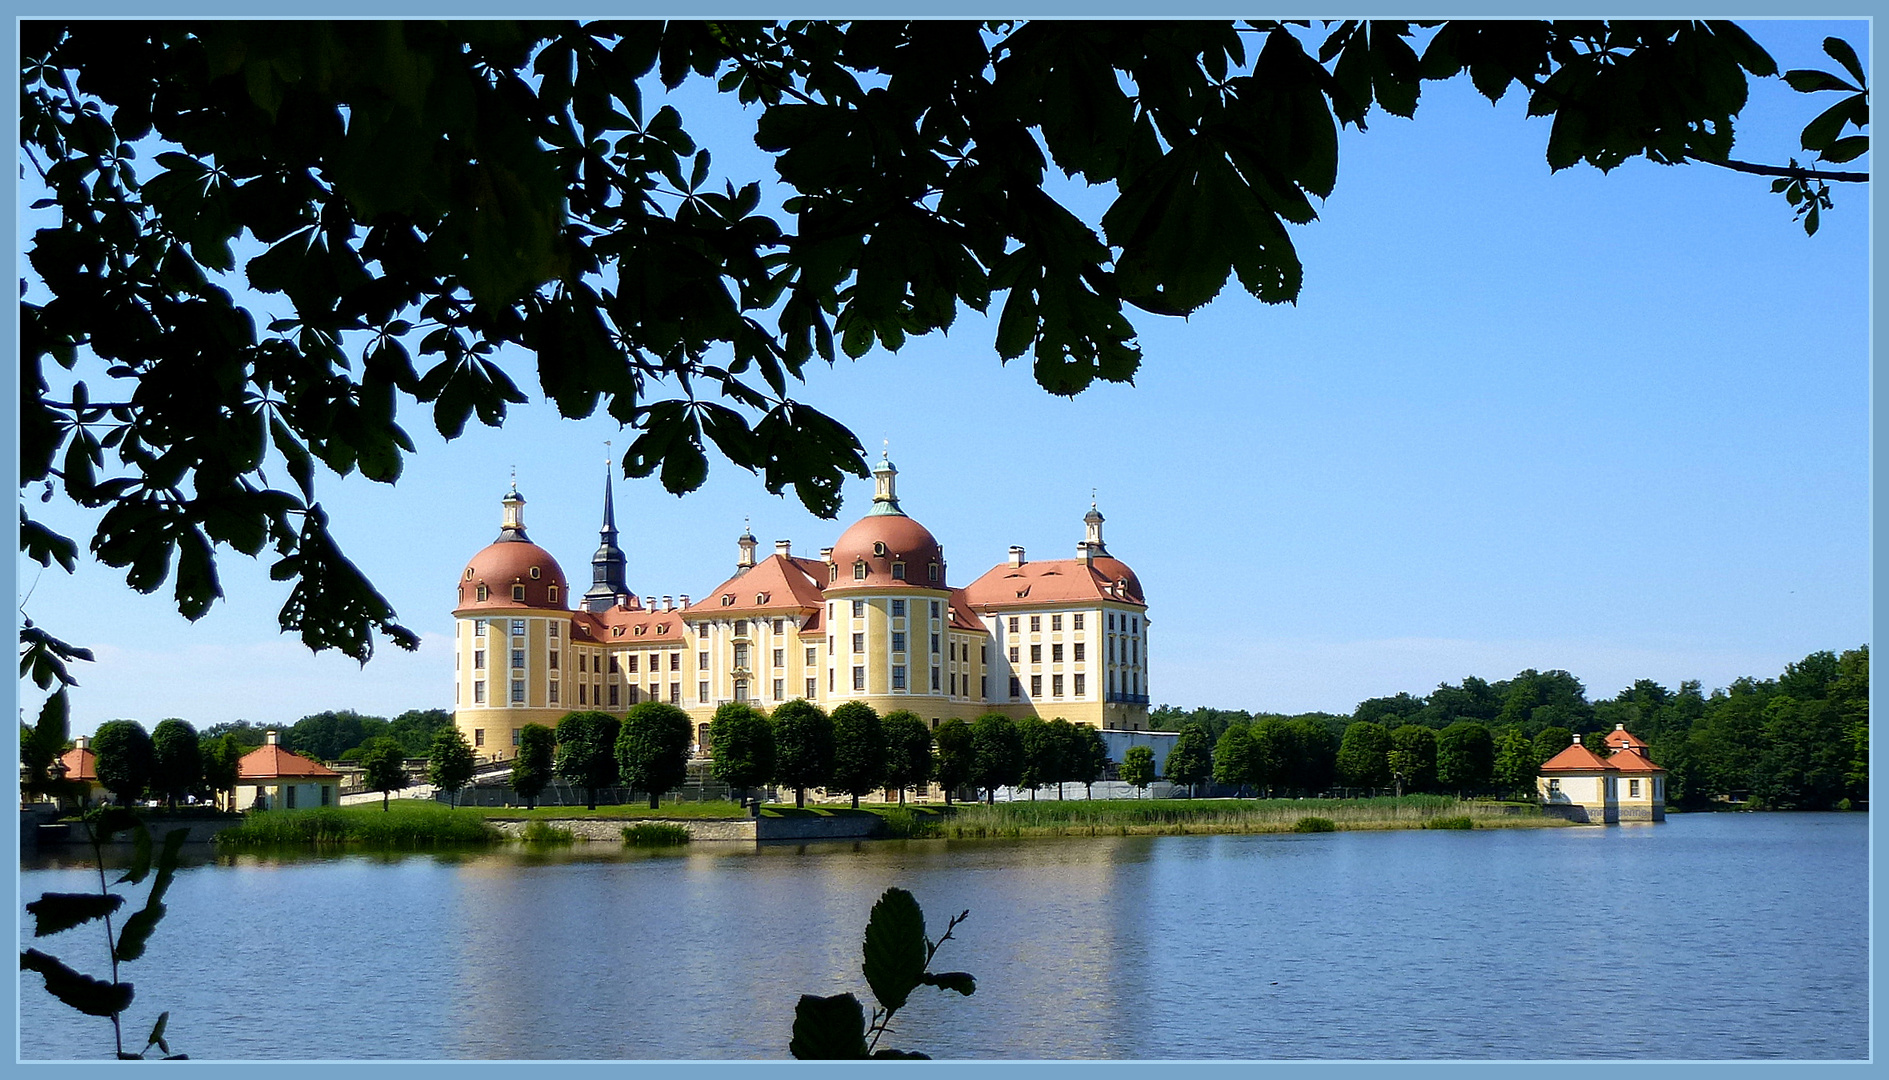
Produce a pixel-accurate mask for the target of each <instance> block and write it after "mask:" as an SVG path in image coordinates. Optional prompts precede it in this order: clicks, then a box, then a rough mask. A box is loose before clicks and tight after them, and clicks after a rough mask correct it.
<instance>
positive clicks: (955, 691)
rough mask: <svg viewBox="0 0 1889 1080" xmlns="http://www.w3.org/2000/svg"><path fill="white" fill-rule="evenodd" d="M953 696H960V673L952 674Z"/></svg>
mask: <svg viewBox="0 0 1889 1080" xmlns="http://www.w3.org/2000/svg"><path fill="white" fill-rule="evenodd" d="M951 696H952V697H957V696H958V673H957V672H955V671H954V672H952V673H951Z"/></svg>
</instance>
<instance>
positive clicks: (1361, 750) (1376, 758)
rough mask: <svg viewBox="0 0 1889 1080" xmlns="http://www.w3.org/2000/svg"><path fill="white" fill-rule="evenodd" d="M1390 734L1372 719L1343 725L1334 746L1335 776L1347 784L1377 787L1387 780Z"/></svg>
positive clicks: (1388, 777)
mask: <svg viewBox="0 0 1889 1080" xmlns="http://www.w3.org/2000/svg"><path fill="white" fill-rule="evenodd" d="M1390 752H1391V733H1390V732H1389V731H1387V730H1386V729H1385V727H1384V725H1383V724H1380V723H1378V722H1377V721H1375V720H1360V721H1358V722H1356V723H1354V724H1352V725H1350V726H1349V727H1347V728H1345V737H1344V740H1343V741H1342V742H1341V743H1339V746H1338V775H1339V777H1340V778H1341V779H1343V780H1344V782H1345V783H1346V784H1347V785H1349V786H1351V787H1362V788H1378V787H1384V786H1385V785H1387V784H1389V783H1390V778H1391V776H1390Z"/></svg>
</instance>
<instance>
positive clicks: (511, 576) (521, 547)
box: [458, 540, 570, 611]
mask: <svg viewBox="0 0 1889 1080" xmlns="http://www.w3.org/2000/svg"><path fill="white" fill-rule="evenodd" d="M480 586H484V596H483V598H481V595H480ZM521 588H522V590H523V592H522V599H521V598H520V596H521V594H520V592H519V591H518V590H520V589H521ZM569 599H570V589H569V587H568V586H567V585H566V583H565V581H564V570H563V568H562V567H560V566H558V561H557V560H556V559H553V558H552V557H551V553H550V552H548V551H546V550H545V549H543V548H541V547H539V546H538V545H536V544H534V543H532V542H531V541H529V540H500V541H499V542H497V543H495V544H491V545H488V546H487V547H486V548H485V550H483V551H481V552H479V553H478V554H477V555H474V556H473V557H472V561H471V562H469V563H467V564H466V568H465V569H464V570H462V571H460V573H459V607H458V610H460V611H478V610H516V609H520V608H550V609H552V610H555V611H566V610H569V609H568V607H567V602H568V601H569Z"/></svg>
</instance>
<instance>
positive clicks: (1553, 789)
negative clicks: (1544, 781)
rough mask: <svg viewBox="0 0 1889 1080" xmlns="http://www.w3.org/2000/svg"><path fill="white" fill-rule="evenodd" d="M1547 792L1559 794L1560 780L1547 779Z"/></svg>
mask: <svg viewBox="0 0 1889 1080" xmlns="http://www.w3.org/2000/svg"><path fill="white" fill-rule="evenodd" d="M1548 794H1550V795H1559V794H1561V781H1559V780H1553V779H1551V780H1549V781H1548Z"/></svg>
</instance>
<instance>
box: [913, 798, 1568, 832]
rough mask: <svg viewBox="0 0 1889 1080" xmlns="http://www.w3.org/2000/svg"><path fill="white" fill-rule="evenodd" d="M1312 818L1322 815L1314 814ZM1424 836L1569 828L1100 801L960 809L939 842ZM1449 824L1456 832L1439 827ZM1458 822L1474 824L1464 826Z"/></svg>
mask: <svg viewBox="0 0 1889 1080" xmlns="http://www.w3.org/2000/svg"><path fill="white" fill-rule="evenodd" d="M1307 811H1316V814H1308V813H1307ZM1313 820H1316V821H1321V822H1327V823H1329V824H1330V826H1331V829H1332V830H1362V829H1420V828H1454V829H1461V828H1530V827H1541V826H1556V825H1562V824H1565V823H1564V822H1562V821H1560V820H1559V819H1556V818H1548V817H1545V816H1544V815H1542V814H1541V812H1540V811H1539V810H1537V809H1531V808H1526V807H1524V808H1519V809H1518V808H1515V807H1506V806H1494V805H1487V804H1479V803H1465V802H1462V801H1460V800H1458V799H1455V798H1451V797H1449V796H1447V795H1406V796H1404V797H1403V798H1401V799H1399V798H1388V797H1387V798H1378V799H1146V800H1142V799H1098V800H1086V799H1085V800H1073V801H1048V800H1044V801H1037V802H1011V803H997V804H994V805H986V804H982V803H975V804H973V803H966V804H960V805H959V806H958V807H957V813H956V814H955V815H953V816H952V817H951V818H950V819H949V821H947V822H944V823H941V825H940V826H939V831H938V832H937V833H936V834H935V835H941V836H945V837H947V838H950V839H977V838H991V837H1024V836H1108V835H1117V836H1138V835H1185V834H1205V833H1279V832H1295V831H1296V832H1309V831H1326V830H1325V829H1324V828H1323V826H1317V827H1302V826H1304V824H1305V823H1306V822H1308V821H1313ZM1435 821H1448V822H1451V823H1450V824H1441V825H1432V824H1430V823H1431V822H1435ZM1456 822H1467V823H1468V824H1467V825H1465V824H1458V823H1456Z"/></svg>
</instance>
